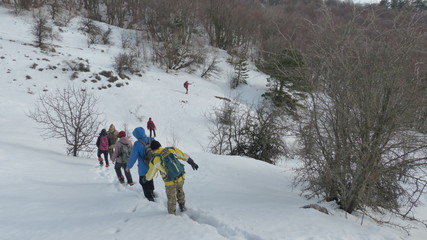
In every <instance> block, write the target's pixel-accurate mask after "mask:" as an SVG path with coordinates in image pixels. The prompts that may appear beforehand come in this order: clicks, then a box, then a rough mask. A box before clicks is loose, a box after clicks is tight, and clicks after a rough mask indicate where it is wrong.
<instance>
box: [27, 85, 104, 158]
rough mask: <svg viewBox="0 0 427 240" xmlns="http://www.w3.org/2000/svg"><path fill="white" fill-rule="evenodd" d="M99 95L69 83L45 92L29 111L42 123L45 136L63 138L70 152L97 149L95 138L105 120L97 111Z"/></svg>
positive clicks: (76, 152) (31, 116) (75, 154)
mask: <svg viewBox="0 0 427 240" xmlns="http://www.w3.org/2000/svg"><path fill="white" fill-rule="evenodd" d="M97 103H98V99H97V98H96V97H95V96H94V95H93V94H92V93H90V92H88V91H87V90H86V89H78V88H75V87H70V86H69V87H68V88H66V89H57V90H56V91H55V93H52V94H51V93H44V94H43V95H40V96H39V98H38V101H37V102H36V104H35V106H34V110H31V111H30V112H29V113H28V114H27V115H28V117H30V118H31V119H33V120H34V121H36V122H37V123H40V124H41V125H42V136H43V137H44V138H46V139H47V138H61V139H64V140H65V143H66V144H67V145H68V147H67V153H68V154H72V155H73V156H78V153H79V152H80V151H90V150H92V149H93V147H92V146H93V140H94V138H95V137H96V134H97V131H98V129H99V127H100V126H101V125H102V124H104V122H103V120H102V121H101V120H100V116H101V114H100V113H99V112H98V111H97V109H96V107H97Z"/></svg>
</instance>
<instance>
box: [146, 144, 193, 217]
mask: <svg viewBox="0 0 427 240" xmlns="http://www.w3.org/2000/svg"><path fill="white" fill-rule="evenodd" d="M150 147H151V149H152V150H153V151H154V154H155V155H154V156H155V157H154V158H153V160H152V161H151V162H150V164H149V169H148V172H147V174H146V175H145V178H144V181H150V180H152V179H153V178H154V176H155V175H156V173H157V172H158V171H160V174H161V175H162V178H163V181H164V182H165V188H166V196H167V199H168V213H169V214H176V202H177V201H178V204H179V209H180V210H181V212H184V211H185V210H186V208H185V193H184V188H183V186H184V179H185V174H184V172H183V173H182V175H181V176H178V177H177V178H176V180H172V181H169V180H167V177H166V175H167V172H166V169H165V167H164V166H163V165H162V163H161V156H160V153H161V152H162V151H163V150H164V149H165V148H163V147H162V146H161V145H160V143H159V142H158V141H156V140H154V141H152V142H151V145H150ZM167 149H169V151H170V152H171V153H173V154H174V155H175V157H176V158H177V159H179V160H182V161H185V162H187V163H188V164H190V165H191V167H192V168H193V170H197V169H198V168H199V166H198V165H197V164H196V163H195V162H194V161H193V159H191V158H190V157H189V156H188V155H187V154H185V153H184V152H183V151H181V150H180V149H178V148H176V147H170V148H167Z"/></svg>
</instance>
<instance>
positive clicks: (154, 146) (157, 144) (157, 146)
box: [150, 140, 162, 150]
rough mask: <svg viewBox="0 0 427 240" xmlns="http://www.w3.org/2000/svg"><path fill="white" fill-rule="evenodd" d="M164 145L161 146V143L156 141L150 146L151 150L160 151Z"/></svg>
mask: <svg viewBox="0 0 427 240" xmlns="http://www.w3.org/2000/svg"><path fill="white" fill-rule="evenodd" d="M161 146H162V145H160V143H159V142H158V141H156V140H154V141H152V142H151V144H150V148H151V149H153V150H156V149H158V148H159V147H161Z"/></svg>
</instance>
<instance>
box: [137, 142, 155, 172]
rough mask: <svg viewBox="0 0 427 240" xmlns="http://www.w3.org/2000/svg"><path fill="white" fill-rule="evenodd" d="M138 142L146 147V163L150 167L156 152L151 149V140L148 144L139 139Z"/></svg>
mask: <svg viewBox="0 0 427 240" xmlns="http://www.w3.org/2000/svg"><path fill="white" fill-rule="evenodd" d="M138 141H139V142H141V143H142V144H143V145H144V162H145V164H147V166H148V165H149V164H150V162H151V160H153V157H154V152H153V150H152V149H151V147H150V143H151V139H148V143H146V142H144V141H143V140H142V139H138Z"/></svg>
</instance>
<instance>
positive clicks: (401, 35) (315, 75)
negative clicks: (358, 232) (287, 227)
mask: <svg viewBox="0 0 427 240" xmlns="http://www.w3.org/2000/svg"><path fill="white" fill-rule="evenodd" d="M380 16H381V17H380ZM320 20H321V21H319V23H318V24H311V23H309V24H308V25H309V27H308V28H309V29H310V31H309V32H310V35H309V36H307V37H308V38H309V39H311V40H312V42H311V43H310V44H308V45H307V46H306V48H304V49H303V55H304V59H305V62H304V64H305V67H306V68H305V72H304V76H305V78H306V79H308V80H309V81H310V83H311V84H310V85H311V87H312V89H313V91H312V92H310V93H309V94H308V95H309V98H308V99H307V102H306V109H303V110H302V111H301V113H302V114H301V116H302V117H301V119H300V124H301V125H300V129H299V139H300V142H301V145H302V149H301V152H300V153H301V155H300V156H301V159H302V161H303V163H304V165H303V167H301V168H300V169H299V170H298V172H299V174H298V177H297V179H296V183H301V184H302V185H303V186H304V187H305V189H304V190H305V193H306V194H307V196H308V197H313V196H320V197H322V198H324V199H325V200H327V201H331V200H335V201H336V202H337V203H338V204H339V205H340V206H341V208H342V209H343V210H345V211H347V212H349V213H352V212H353V211H356V210H360V211H363V212H364V213H366V214H368V215H369V216H371V217H372V214H369V213H370V212H371V210H373V211H375V212H379V213H383V212H384V211H390V212H392V213H395V214H398V215H400V216H403V217H406V218H409V219H415V218H414V217H413V215H412V214H413V211H412V210H413V207H414V206H416V204H417V203H418V202H419V196H420V195H421V194H423V193H424V192H425V187H427V180H426V179H427V178H426V177H427V159H426V152H427V137H426V136H425V135H424V134H421V133H419V132H417V131H414V129H413V127H412V126H413V124H414V122H416V121H418V120H417V119H416V117H415V116H416V113H417V109H418V106H419V104H420V102H425V99H426V96H427V95H426V87H427V86H426V82H425V76H421V77H420V76H419V75H417V74H416V73H417V72H418V71H417V69H418V68H420V67H422V68H425V67H426V65H425V61H423V59H424V60H425V55H424V56H422V54H421V52H420V50H421V49H422V46H423V44H425V42H426V41H427V39H426V29H425V26H423V25H422V24H419V23H418V22H417V21H416V18H415V17H413V16H412V15H406V14H405V13H399V15H396V16H395V17H393V15H378V14H377V12H375V11H373V10H370V11H366V10H365V11H354V12H353V15H352V18H351V19H343V18H338V17H337V16H334V15H333V14H332V12H331V11H329V10H327V9H326V10H325V12H324V17H323V18H322V19H320ZM424 54H425V53H424ZM420 62H424V65H423V66H420V65H419V63H420ZM374 219H375V218H374Z"/></svg>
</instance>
